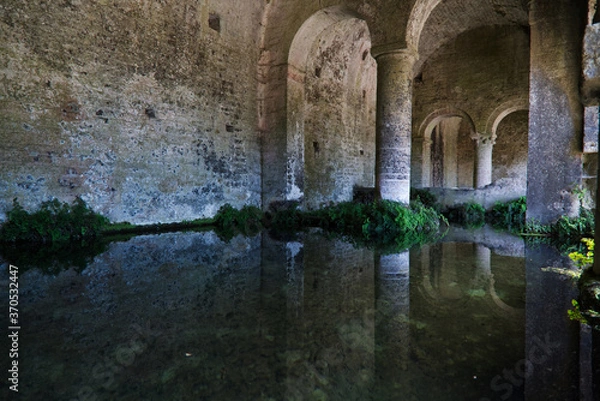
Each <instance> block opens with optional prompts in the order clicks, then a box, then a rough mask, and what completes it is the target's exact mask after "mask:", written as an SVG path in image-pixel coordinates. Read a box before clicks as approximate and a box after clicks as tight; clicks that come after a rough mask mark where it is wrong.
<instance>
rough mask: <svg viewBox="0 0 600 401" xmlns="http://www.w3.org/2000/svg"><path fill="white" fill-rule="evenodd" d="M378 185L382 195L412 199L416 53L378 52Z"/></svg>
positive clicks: (401, 200)
mask: <svg viewBox="0 0 600 401" xmlns="http://www.w3.org/2000/svg"><path fill="white" fill-rule="evenodd" d="M374 55H375V58H376V60H377V145H376V146H377V149H376V153H377V155H376V164H377V172H376V186H377V189H378V191H379V194H380V196H381V198H383V199H389V200H394V201H398V202H405V203H408V202H409V198H410V145H411V143H410V142H411V127H412V121H411V120H412V68H413V64H414V62H415V60H416V55H415V53H414V52H412V51H410V50H408V49H404V50H391V51H386V52H379V53H377V52H376V51H374Z"/></svg>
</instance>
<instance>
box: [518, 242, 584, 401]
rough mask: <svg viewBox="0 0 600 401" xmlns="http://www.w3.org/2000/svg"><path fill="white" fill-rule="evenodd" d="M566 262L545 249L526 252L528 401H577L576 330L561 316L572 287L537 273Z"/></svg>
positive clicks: (573, 293) (555, 276) (573, 291)
mask: <svg viewBox="0 0 600 401" xmlns="http://www.w3.org/2000/svg"><path fill="white" fill-rule="evenodd" d="M565 259H566V258H565V257H564V256H561V255H559V253H558V251H557V250H556V249H555V248H553V247H551V246H549V245H543V244H536V245H535V246H533V247H529V246H527V247H526V250H525V260H526V263H527V265H526V269H527V270H526V274H527V276H526V277H527V290H526V291H527V292H526V297H527V299H526V303H525V305H526V307H525V308H526V323H525V324H526V332H525V335H526V339H525V358H526V360H527V361H528V364H529V369H530V371H529V372H527V377H526V378H525V399H526V400H528V401H529V400H531V401H535V400H576V399H579V383H578V381H579V375H578V373H579V358H578V349H579V344H578V340H579V338H578V337H579V333H578V331H579V328H578V327H577V326H578V325H577V323H575V322H570V321H569V318H568V316H567V313H566V311H567V310H568V309H569V308H570V307H571V299H572V298H575V297H576V296H577V289H576V288H575V286H571V285H568V284H566V283H565V281H564V280H563V279H562V278H561V277H560V275H558V274H549V273H547V272H543V271H542V270H541V268H542V267H545V266H558V267H560V266H566V265H567V263H569V262H568V261H566V260H565ZM522 365H523V364H522ZM522 376H524V374H523V375H522ZM517 379H519V380H522V379H523V377H517Z"/></svg>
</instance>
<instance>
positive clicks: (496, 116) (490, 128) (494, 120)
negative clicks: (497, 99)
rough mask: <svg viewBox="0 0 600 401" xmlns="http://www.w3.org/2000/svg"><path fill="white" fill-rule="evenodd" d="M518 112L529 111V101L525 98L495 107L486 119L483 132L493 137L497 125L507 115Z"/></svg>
mask: <svg viewBox="0 0 600 401" xmlns="http://www.w3.org/2000/svg"><path fill="white" fill-rule="evenodd" d="M519 110H529V100H528V99H527V98H525V97H518V98H515V99H511V100H508V101H506V102H504V103H502V104H501V105H500V106H498V107H496V108H495V109H494V111H492V113H491V114H490V116H489V117H488V119H487V122H486V125H485V130H484V132H486V133H489V134H491V135H492V137H494V136H495V135H496V130H497V129H498V125H500V122H501V121H502V120H503V119H504V117H506V116H507V115H509V114H511V113H514V112H515V111H519Z"/></svg>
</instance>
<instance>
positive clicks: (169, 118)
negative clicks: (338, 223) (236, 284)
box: [0, 0, 261, 223]
mask: <svg viewBox="0 0 600 401" xmlns="http://www.w3.org/2000/svg"><path fill="white" fill-rule="evenodd" d="M260 7H261V5H260V3H259V2H238V1H233V0H224V1H223V0H220V1H210V0H204V1H192V0H185V1H174V0H165V1H160V2H157V1H151V0H139V1H133V0H131V1H129V0H97V1H89V2H88V1H79V0H68V1H62V2H46V1H41V0H34V1H28V2H25V3H23V2H21V1H16V0H15V1H13V0H6V1H3V2H2V5H0V140H1V143H2V146H1V147H0V160H2V169H1V171H0V193H1V194H2V195H1V197H0V213H3V212H4V211H5V210H6V208H7V207H8V206H9V205H10V203H11V202H12V199H13V198H18V199H19V201H20V202H21V204H24V205H25V206H26V207H28V208H35V207H36V206H38V205H39V203H40V202H42V201H44V200H48V199H51V198H58V199H60V200H62V201H68V202H70V201H72V200H73V199H74V198H75V197H76V196H80V197H82V198H83V199H84V200H85V201H86V202H87V203H88V204H89V205H90V206H91V207H92V208H93V209H95V210H96V211H98V212H100V213H103V214H105V215H107V216H108V217H109V218H110V219H111V220H115V221H131V222H134V223H149V222H168V221H175V220H183V219H193V218H198V217H206V216H211V215H213V214H214V213H215V212H216V211H217V210H218V208H219V207H220V206H221V205H222V204H223V203H225V202H229V203H231V204H233V205H234V206H238V207H239V206H241V205H243V204H259V203H260V149H259V141H258V140H257V137H256V135H257V134H256V107H255V104H256V64H257V59H258V46H257V44H256V41H257V27H258V24H259V21H260V17H261V9H260ZM1 217H2V215H0V218H1Z"/></svg>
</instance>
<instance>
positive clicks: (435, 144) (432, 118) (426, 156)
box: [414, 107, 475, 188]
mask: <svg viewBox="0 0 600 401" xmlns="http://www.w3.org/2000/svg"><path fill="white" fill-rule="evenodd" d="M452 118H455V119H457V121H455V128H454V129H453V131H454V132H453V134H454V137H453V138H452V139H451V142H452V143H446V144H444V145H443V146H452V147H453V148H455V150H454V151H453V152H452V153H453V154H455V156H454V160H453V161H452V162H451V163H452V166H454V168H452V170H454V173H453V172H452V171H444V170H447V169H448V168H449V167H450V164H449V163H448V161H444V162H440V163H441V164H443V166H438V167H436V165H435V160H434V159H436V160H437V159H438V157H436V156H435V155H436V152H437V153H439V152H446V151H447V150H443V149H442V148H440V146H441V145H440V144H439V140H438V141H436V140H435V137H433V136H434V135H433V133H434V131H435V130H436V127H439V126H440V124H441V123H442V122H443V121H449V119H452ZM456 124H458V125H456ZM461 124H466V126H467V127H468V128H467V129H468V131H469V132H468V134H467V135H466V136H465V137H464V138H463V137H461V138H459V137H458V133H459V132H458V131H457V130H458V129H459V128H460V125H461ZM440 128H441V127H440ZM463 129H464V128H463ZM474 133H475V124H474V123H473V120H472V119H471V117H470V116H469V115H468V114H467V113H466V112H464V111H463V110H460V109H458V108H455V107H444V108H441V109H438V110H436V111H434V112H433V113H431V114H429V115H428V116H427V117H426V118H425V119H424V120H423V122H422V123H421V125H420V127H419V131H418V137H417V138H418V140H420V141H421V143H422V145H421V149H420V152H419V149H418V146H415V153H416V155H415V159H414V161H415V164H416V165H417V166H416V168H415V169H414V170H415V173H416V174H418V172H419V171H420V174H421V177H420V180H419V177H415V179H416V181H417V182H416V185H417V186H418V185H419V184H420V186H422V187H424V188H426V187H431V186H451V187H459V186H460V187H471V188H472V187H473V168H474V157H475V155H474V154H473V155H472V157H473V158H472V160H469V159H468V154H467V158H464V157H463V158H459V156H458V154H456V153H457V152H456V147H457V146H458V141H461V140H462V141H463V142H464V140H465V138H471V137H472V136H473V134H474ZM463 145H464V144H463ZM465 146H470V147H474V144H473V143H472V142H471V140H470V139H468V145H465ZM432 148H433V149H432ZM417 152H419V153H420V160H419V154H417ZM473 152H474V150H473ZM440 163H438V164H440ZM465 163H467V164H468V166H464V165H463V164H465ZM459 164H461V166H460V170H461V171H463V173H464V174H463V173H461V177H460V178H459V177H458V175H457V173H456V172H457V170H458V169H457V167H458V165H459ZM438 170H440V171H441V172H438V173H436V172H437V171H438ZM440 174H442V175H443V176H444V178H440V177H438V176H439V175H440ZM463 175H464V176H463ZM419 181H420V182H419ZM442 182H443V184H442Z"/></svg>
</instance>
